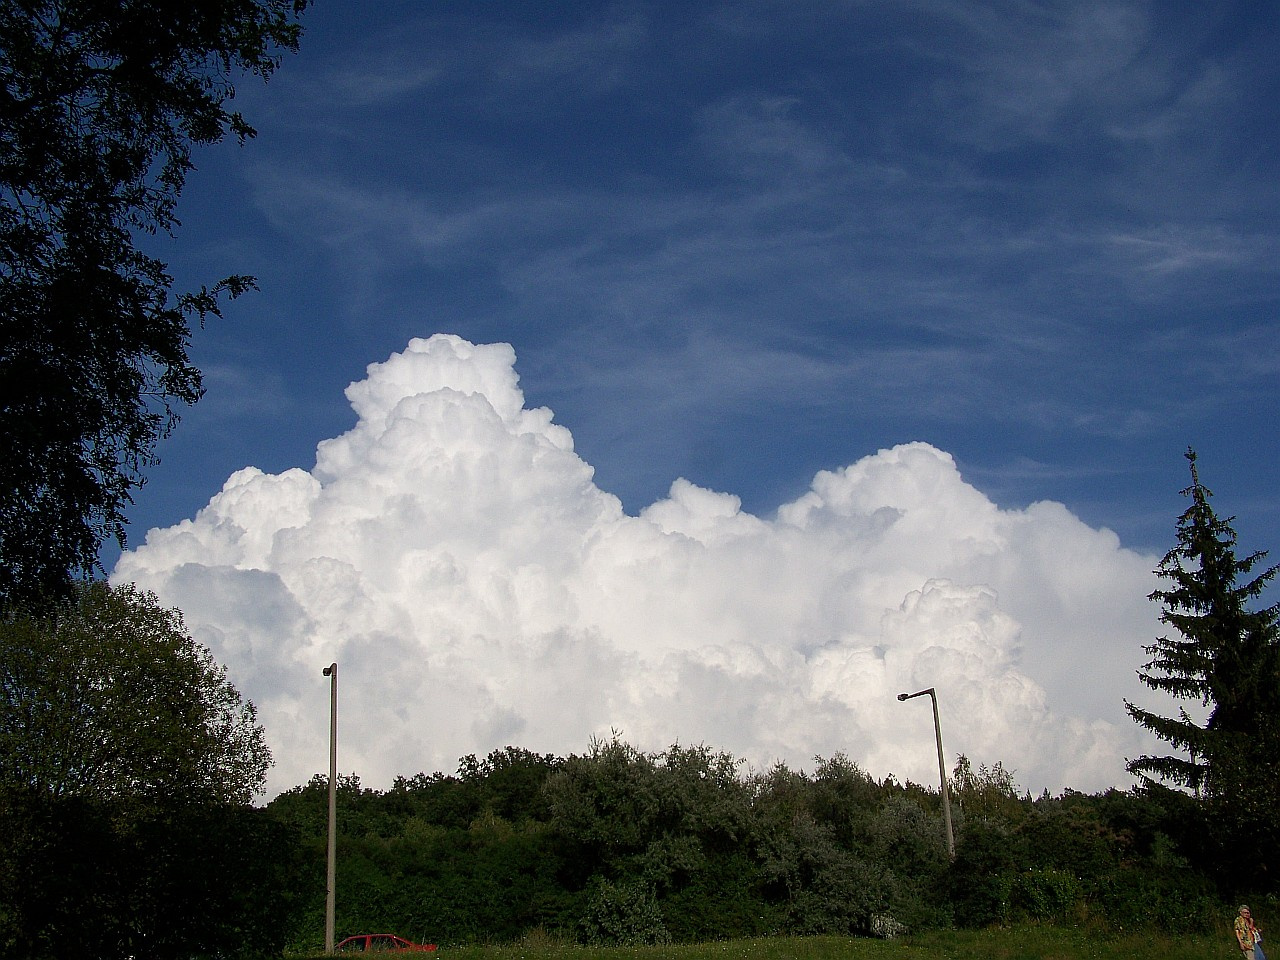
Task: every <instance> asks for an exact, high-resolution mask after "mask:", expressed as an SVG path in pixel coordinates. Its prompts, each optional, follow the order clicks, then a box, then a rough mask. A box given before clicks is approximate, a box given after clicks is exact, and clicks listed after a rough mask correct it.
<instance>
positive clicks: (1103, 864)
mask: <svg viewBox="0 0 1280 960" xmlns="http://www.w3.org/2000/svg"><path fill="white" fill-rule="evenodd" d="M953 784H954V788H953V789H954V793H953V795H952V802H953V814H954V818H955V828H956V839H957V850H956V858H955V861H954V862H951V861H949V859H948V857H947V853H946V843H945V837H944V833H943V825H942V816H941V809H940V799H939V793H938V791H937V789H936V788H935V789H932V790H931V789H928V788H926V787H922V786H920V785H917V784H913V783H905V784H902V783H898V782H896V781H894V780H892V779H887V780H884V781H879V782H878V781H876V780H875V779H874V778H872V777H871V776H869V775H868V774H866V773H865V772H863V771H862V770H860V769H858V767H857V766H856V765H854V764H853V763H851V762H849V761H848V760H847V759H845V758H843V757H841V756H836V757H833V758H830V759H822V758H818V759H817V761H816V764H815V767H814V770H813V771H812V772H810V773H803V772H798V771H793V770H789V769H787V768H786V767H784V766H777V767H774V768H773V769H770V770H767V771H763V772H752V771H749V770H747V769H746V768H745V766H744V765H743V764H742V763H740V762H739V761H737V760H736V759H735V758H733V757H732V756H729V755H727V754H724V753H719V752H716V751H714V750H713V749H710V748H708V747H705V746H697V747H685V746H679V745H677V746H672V747H671V748H669V749H667V750H665V751H663V752H661V753H657V754H648V753H643V752H640V751H638V750H636V749H634V748H632V747H631V746H629V745H628V744H626V743H625V742H623V741H622V740H620V739H618V738H614V739H611V740H607V741H597V742H593V743H592V744H591V745H590V748H589V749H588V751H587V752H586V753H585V754H584V755H582V756H570V757H568V758H557V757H553V756H547V755H537V754H533V753H530V752H528V751H526V750H522V749H518V748H515V747H507V748H506V749H504V750H501V751H495V752H494V753H492V754H490V755H489V756H488V757H485V758H484V759H478V758H476V757H474V756H468V757H465V758H463V760H462V761H461V762H460V764H459V767H458V771H457V773H456V774H455V775H443V774H439V773H436V774H432V775H425V774H418V775H416V776H414V777H411V778H408V779H405V778H401V779H398V780H397V781H396V782H395V784H394V785H393V787H392V788H391V789H390V790H387V791H385V792H383V791H376V790H369V789H365V788H362V787H361V785H360V783H359V780H358V778H356V777H344V778H340V789H339V795H338V830H339V837H338V880H337V924H338V933H339V936H342V935H343V934H344V933H355V932H359V931H372V930H394V931H397V932H400V933H402V934H403V935H406V936H410V937H414V938H419V939H424V940H430V941H434V942H437V943H441V944H450V943H462V942H469V941H503V940H514V939H518V938H520V937H522V936H524V935H526V934H528V933H529V932H530V931H542V932H545V933H548V934H552V935H556V936H564V937H571V938H574V939H577V940H580V941H582V942H586V943H615V942H652V943H660V942H666V941H694V940H708V939H719V938H729V937H744V936H753V935H761V934H772V933H852V934H881V935H883V934H885V933H889V932H893V931H894V930H897V929H898V928H899V927H898V925H903V926H905V927H907V928H915V929H920V928H924V927H930V926H937V925H949V924H955V925H960V926H981V925H987V924H992V923H1000V922H1005V921H1013V920H1020V919H1033V920H1045V921H1057V922H1066V923H1085V922H1093V923H1098V924H1106V925H1109V926H1122V927H1125V928H1130V929H1131V928H1134V927H1141V926H1150V927H1152V928H1159V929H1161V930H1164V931H1166V932H1176V931H1193V930H1203V929H1208V928H1210V927H1211V926H1212V925H1213V924H1214V923H1215V922H1218V921H1220V920H1221V918H1222V917H1223V916H1230V913H1231V909H1230V908H1229V907H1228V906H1226V905H1225V904H1224V902H1223V900H1222V898H1223V897H1225V896H1228V895H1231V894H1234V893H1236V892H1238V891H1234V890H1231V888H1230V887H1229V885H1228V883H1229V878H1228V877H1215V876H1214V875H1212V873H1211V871H1210V870H1209V869H1206V867H1207V865H1210V864H1212V863H1213V862H1214V857H1213V855H1212V851H1211V850H1208V849H1204V848H1203V846H1202V845H1201V842H1200V840H1199V838H1200V837H1202V836H1203V835H1204V832H1203V830H1202V829H1201V825H1200V824H1199V822H1198V820H1197V817H1198V814H1197V812H1196V806H1195V803H1194V801H1193V800H1191V798H1189V797H1187V796H1186V795H1184V794H1180V793H1176V792H1173V791H1170V790H1166V789H1162V788H1158V787H1152V788H1148V789H1145V790H1141V791H1137V790H1135V791H1131V792H1120V791H1115V790H1112V791H1108V792H1106V793H1103V794H1098V795H1084V794H1079V793H1074V792H1070V791H1068V792H1066V793H1064V794H1063V795H1062V796H1058V797H1050V796H1048V795H1045V796H1041V797H1040V798H1038V799H1033V798H1031V797H1030V796H1027V795H1025V794H1023V795H1019V791H1018V788H1017V787H1016V785H1015V784H1014V782H1013V778H1012V776H1011V774H1010V773H1009V772H1008V771H1006V770H1004V769H1003V768H1002V767H1001V766H1000V764H998V763H997V764H995V765H994V767H991V768H988V767H986V766H979V767H978V768H977V769H974V768H973V767H972V765H971V764H970V763H969V761H968V760H966V759H965V758H963V757H962V758H960V761H959V763H958V765H957V767H956V770H955V776H954V779H953ZM327 789H328V788H327V780H326V778H324V777H322V776H317V777H315V778H314V779H313V780H312V781H311V782H310V783H308V784H307V785H305V786H301V787H297V788H295V789H293V790H290V791H287V792H286V793H284V794H282V795H280V796H279V797H277V798H276V799H275V800H274V801H272V803H271V804H270V806H269V811H270V812H271V813H272V814H273V815H274V816H276V817H278V818H279V819H280V820H282V821H284V822H285V823H287V824H291V825H292V826H293V827H294V828H295V829H296V831H297V834H298V839H299V842H300V843H301V845H302V846H303V848H304V861H305V862H306V863H307V864H308V866H307V868H306V870H305V873H304V876H305V878H306V880H305V886H304V889H302V890H300V891H299V896H300V900H301V902H300V903H299V906H300V908H301V909H300V910H299V914H298V918H297V920H298V926H297V928H296V931H295V934H294V936H293V938H292V945H293V947H294V948H295V949H298V950H306V949H317V948H318V947H319V945H320V936H321V932H322V931H323V929H324V923H323V910H324V857H325V834H326V804H327ZM1220 881H1221V883H1220Z"/></svg>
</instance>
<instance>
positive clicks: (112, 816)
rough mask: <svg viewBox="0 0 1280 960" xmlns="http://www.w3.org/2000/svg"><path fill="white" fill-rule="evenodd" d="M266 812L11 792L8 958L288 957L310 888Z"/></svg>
mask: <svg viewBox="0 0 1280 960" xmlns="http://www.w3.org/2000/svg"><path fill="white" fill-rule="evenodd" d="M300 854H301V850H300V847H299V846H298V844H297V842H296V840H295V838H294V836H293V833H292V830H291V829H290V828H288V827H286V826H285V825H283V824H281V823H279V822H278V821H275V820H273V819H272V818H271V817H269V816H268V815H267V814H266V813H265V812H264V811H262V810H255V809H253V808H250V807H245V806H239V805H236V804H227V803H213V802H211V803H202V804H190V803H176V804H173V805H165V806H161V807H151V808H150V809H148V811H147V812H146V813H145V814H144V815H142V816H139V815H138V814H137V811H135V810H133V809H121V806H120V804H119V803H118V802H107V803H104V802H100V801H94V800H89V799H86V798H83V797H61V798H52V797H50V796H49V795H48V794H46V793H43V792H40V791H36V790H15V789H0V862H2V863H3V864H4V866H3V869H2V870H0V952H3V955H5V956H23V957H30V958H33V960H38V958H68V960H79V958H81V957H100V958H104V960H107V958H125V957H144V956H145V957H153V958H156V960H167V958H175V960H176V958H190V957H214V956H221V957H237V958H239V957H243V958H254V957H265V956H279V955H280V953H281V951H282V950H283V948H284V945H285V938H286V936H287V934H288V931H289V928H290V927H291V923H290V920H289V918H290V917H291V915H292V911H293V910H294V908H295V905H296V900H297V899H298V891H299V887H300V883H301V874H300V868H301V865H302V863H303V860H302V859H301V856H300Z"/></svg>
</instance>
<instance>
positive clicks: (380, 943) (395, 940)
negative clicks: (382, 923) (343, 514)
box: [333, 933, 436, 953]
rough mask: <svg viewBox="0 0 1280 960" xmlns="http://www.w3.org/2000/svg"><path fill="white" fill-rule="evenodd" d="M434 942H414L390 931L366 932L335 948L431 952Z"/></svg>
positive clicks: (366, 951)
mask: <svg viewBox="0 0 1280 960" xmlns="http://www.w3.org/2000/svg"><path fill="white" fill-rule="evenodd" d="M435 949H436V945H435V944H434V943H413V942H411V941H409V940H406V939H405V938H404V937H397V936H395V935H394V934H390V933H365V934H361V935H360V936H358V937H347V939H345V940H343V941H342V942H341V943H339V944H337V945H336V946H335V947H334V948H333V952H334V953H430V952H432V951H434V950H435Z"/></svg>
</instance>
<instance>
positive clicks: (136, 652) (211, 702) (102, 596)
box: [0, 582, 271, 811]
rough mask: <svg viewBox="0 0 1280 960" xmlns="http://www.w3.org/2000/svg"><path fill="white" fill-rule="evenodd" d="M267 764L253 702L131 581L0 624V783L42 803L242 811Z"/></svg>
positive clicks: (173, 613) (100, 586) (176, 618)
mask: <svg viewBox="0 0 1280 960" xmlns="http://www.w3.org/2000/svg"><path fill="white" fill-rule="evenodd" d="M270 763H271V755H270V752H269V751H268V750H267V746H266V742H265V740H264V737H263V731H262V727H261V726H260V725H259V724H258V722H257V717H256V714H255V712H254V709H253V704H251V703H246V702H244V701H243V700H242V699H241V697H240V694H239V692H238V691H237V690H236V688H235V687H234V686H233V685H232V684H231V683H230V682H229V681H228V680H227V676H226V671H225V670H224V669H223V668H222V667H221V666H220V665H219V664H218V663H216V662H215V661H214V659H213V657H212V656H211V655H210V654H209V651H208V650H206V649H205V648H204V647H201V646H200V645H199V644H197V643H196V642H195V641H194V640H192V639H191V637H190V636H189V635H188V634H187V632H186V629H185V627H184V625H183V622H182V615H181V614H180V613H179V612H178V611H177V610H172V609H165V608H163V607H161V606H160V605H159V603H158V602H157V601H156V598H155V596H154V595H153V594H148V593H141V592H139V591H138V590H137V589H136V588H135V587H133V585H131V584H129V585H124V586H120V587H109V586H108V585H107V584H105V583H102V582H91V583H85V584H82V585H80V586H79V587H78V588H77V590H76V596H75V601H74V602H73V603H71V604H69V605H67V606H65V607H61V608H58V609H57V610H55V611H53V612H46V613H43V614H40V615H19V614H11V615H9V616H7V617H5V618H3V619H0V784H3V785H6V786H10V787H14V788H20V789H25V788H28V787H30V788H33V789H35V790H37V791H39V792H41V793H44V794H47V795H48V796H50V797H82V798H85V799H87V800H93V801H101V802H112V803H115V802H120V803H125V804H129V805H132V806H133V807H135V808H137V809H138V810H139V811H143V810H145V809H146V808H147V807H149V806H153V805H158V804H163V803H169V802H172V801H173V800H174V799H175V798H178V799H182V800H190V801H201V802H203V801H206V800H224V801H228V802H232V803H247V802H248V801H249V800H250V799H251V798H252V797H253V796H254V795H255V794H256V793H258V792H260V791H261V789H262V784H263V780H264V777H265V775H266V770H267V768H268V766H270Z"/></svg>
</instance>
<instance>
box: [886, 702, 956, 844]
mask: <svg viewBox="0 0 1280 960" xmlns="http://www.w3.org/2000/svg"><path fill="white" fill-rule="evenodd" d="M926 693H927V694H928V695H929V699H930V700H932V701H933V732H934V734H935V735H936V736H937V739H938V776H939V778H940V779H941V780H942V822H943V824H944V825H945V827H946V829H947V856H949V857H950V858H951V859H952V860H954V859H955V858H956V838H955V834H954V833H953V832H952V830H951V791H950V790H949V789H948V788H947V761H946V758H945V755H944V754H943V752H942V721H940V720H939V719H938V695H937V694H936V693H935V692H934V690H933V687H930V688H929V689H927V690H917V691H916V692H915V693H900V694H898V699H899V700H910V699H911V698H912V697H923V696H924V695H925V694H926Z"/></svg>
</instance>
